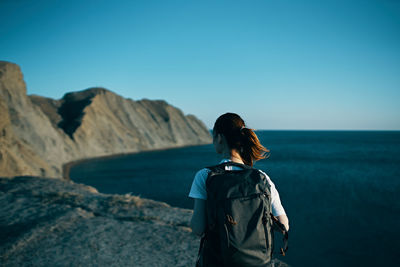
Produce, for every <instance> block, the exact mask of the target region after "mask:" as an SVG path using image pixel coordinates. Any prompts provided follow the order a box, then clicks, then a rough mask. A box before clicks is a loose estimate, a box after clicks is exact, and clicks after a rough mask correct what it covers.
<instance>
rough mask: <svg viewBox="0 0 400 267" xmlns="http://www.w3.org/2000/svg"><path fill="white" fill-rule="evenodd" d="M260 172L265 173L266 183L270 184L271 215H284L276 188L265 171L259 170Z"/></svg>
mask: <svg viewBox="0 0 400 267" xmlns="http://www.w3.org/2000/svg"><path fill="white" fill-rule="evenodd" d="M261 172H262V173H263V174H264V175H265V177H266V178H267V181H268V183H269V184H270V186H271V206H272V215H274V216H280V215H286V212H285V209H284V208H283V206H282V203H281V199H280V197H279V193H278V190H276V187H275V184H274V183H273V182H272V181H271V179H270V178H269V176H268V175H267V174H266V173H265V172H263V171H261Z"/></svg>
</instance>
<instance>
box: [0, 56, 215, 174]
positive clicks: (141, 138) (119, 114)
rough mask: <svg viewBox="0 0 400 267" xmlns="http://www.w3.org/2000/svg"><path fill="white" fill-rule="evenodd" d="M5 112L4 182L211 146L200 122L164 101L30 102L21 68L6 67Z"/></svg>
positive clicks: (0, 163)
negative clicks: (104, 160)
mask: <svg viewBox="0 0 400 267" xmlns="http://www.w3.org/2000/svg"><path fill="white" fill-rule="evenodd" d="M0 112H1V113H0V114H1V118H0V144H1V148H0V176H16V175H35V176H47V177H61V175H62V173H61V171H62V165H63V164H65V163H67V162H70V161H75V160H79V159H83V158H87V157H97V156H105V155H111V154H117V153H130V152H138V151H143V150H149V149H160V148H171V147H177V146H185V145H199V144H206V143H210V142H211V137H210V134H209V132H208V130H207V128H206V127H205V125H204V124H203V123H202V122H201V121H199V120H198V119H197V118H196V117H194V116H193V115H187V116H186V115H184V114H183V112H182V111H181V110H179V109H177V108H175V107H173V106H171V105H169V104H168V103H166V102H165V101H150V100H140V101H133V100H130V99H125V98H123V97H121V96H119V95H117V94H115V93H113V92H111V91H109V90H107V89H104V88H91V89H87V90H84V91H80V92H72V93H67V94H65V95H64V97H63V98H62V99H60V100H54V99H50V98H45V97H41V96H34V95H33V96H27V95H26V85H25V82H24V80H23V75H22V72H21V70H20V68H19V67H18V65H16V64H13V63H9V62H2V61H0Z"/></svg>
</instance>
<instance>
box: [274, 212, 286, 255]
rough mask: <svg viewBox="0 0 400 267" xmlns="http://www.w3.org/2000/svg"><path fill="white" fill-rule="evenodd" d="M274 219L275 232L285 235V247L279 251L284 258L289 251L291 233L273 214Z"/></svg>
mask: <svg viewBox="0 0 400 267" xmlns="http://www.w3.org/2000/svg"><path fill="white" fill-rule="evenodd" d="M270 216H271V218H272V225H273V228H274V230H275V231H277V232H280V233H281V234H282V235H283V247H281V248H280V249H279V252H280V254H281V255H282V256H285V254H286V251H287V250H288V243H289V233H288V231H287V230H286V227H285V226H284V225H283V224H282V223H281V222H280V221H278V219H277V218H275V216H274V215H272V213H271V214H270Z"/></svg>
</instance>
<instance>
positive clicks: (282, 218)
mask: <svg viewBox="0 0 400 267" xmlns="http://www.w3.org/2000/svg"><path fill="white" fill-rule="evenodd" d="M276 218H277V219H278V221H279V222H280V223H281V224H283V225H284V226H285V228H286V231H289V219H288V217H287V216H286V214H283V215H279V216H277V217H276Z"/></svg>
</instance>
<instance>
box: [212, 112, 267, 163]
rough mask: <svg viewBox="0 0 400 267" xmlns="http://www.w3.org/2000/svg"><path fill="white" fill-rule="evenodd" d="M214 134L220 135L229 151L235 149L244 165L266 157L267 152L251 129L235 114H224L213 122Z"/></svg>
mask: <svg viewBox="0 0 400 267" xmlns="http://www.w3.org/2000/svg"><path fill="white" fill-rule="evenodd" d="M213 133H214V134H222V135H223V136H224V137H225V139H226V141H227V143H228V146H229V148H230V149H236V150H237V151H238V152H239V154H240V157H241V158H242V160H243V162H244V164H246V165H249V166H253V163H254V161H257V160H260V159H264V158H266V157H268V154H267V153H269V150H268V149H267V148H265V147H264V146H263V145H261V143H260V141H259V140H258V138H257V135H256V134H255V133H254V130H253V129H249V128H246V126H245V124H244V121H243V119H242V118H241V117H240V116H239V115H237V114H235V113H225V114H223V115H221V116H219V118H218V119H217V120H216V121H215V124H214V128H213Z"/></svg>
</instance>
